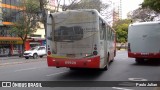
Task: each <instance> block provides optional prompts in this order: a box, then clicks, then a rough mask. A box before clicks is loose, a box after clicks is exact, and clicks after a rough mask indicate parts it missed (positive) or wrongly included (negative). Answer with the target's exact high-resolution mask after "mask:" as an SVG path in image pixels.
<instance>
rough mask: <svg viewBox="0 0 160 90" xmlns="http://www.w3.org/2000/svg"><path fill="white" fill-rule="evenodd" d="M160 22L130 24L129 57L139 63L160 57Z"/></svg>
mask: <svg viewBox="0 0 160 90" xmlns="http://www.w3.org/2000/svg"><path fill="white" fill-rule="evenodd" d="M159 40H160V22H140V23H133V24H130V25H129V28H128V57H131V58H135V61H136V62H137V63H143V62H144V61H146V60H149V59H156V58H157V59H158V58H159V59H160V41H159Z"/></svg>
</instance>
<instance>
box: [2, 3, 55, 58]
mask: <svg viewBox="0 0 160 90" xmlns="http://www.w3.org/2000/svg"><path fill="white" fill-rule="evenodd" d="M55 1H56V0H49V3H48V6H47V10H48V11H50V10H53V9H55V6H56V3H55ZM24 2H25V0H0V56H8V55H18V54H19V52H20V51H21V50H22V43H23V42H22V40H21V38H19V37H17V36H16V35H14V33H10V31H11V26H12V25H13V23H14V22H15V21H16V20H18V19H19V16H20V15H18V12H19V11H20V10H22V9H23V8H21V7H20V6H21V5H22V3H24ZM39 25H40V26H39V28H38V29H37V31H36V32H35V33H33V34H31V35H30V36H28V39H27V41H26V42H25V50H29V49H30V48H32V47H34V46H37V45H45V44H46V41H45V30H44V26H43V24H42V23H40V24H39Z"/></svg>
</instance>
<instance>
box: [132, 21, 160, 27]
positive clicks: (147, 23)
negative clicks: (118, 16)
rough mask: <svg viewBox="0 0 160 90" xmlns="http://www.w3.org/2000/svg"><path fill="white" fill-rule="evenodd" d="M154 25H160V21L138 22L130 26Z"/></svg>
mask: <svg viewBox="0 0 160 90" xmlns="http://www.w3.org/2000/svg"><path fill="white" fill-rule="evenodd" d="M152 24H160V21H154V22H138V23H133V24H130V26H138V25H152Z"/></svg>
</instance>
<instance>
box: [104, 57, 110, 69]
mask: <svg viewBox="0 0 160 90" xmlns="http://www.w3.org/2000/svg"><path fill="white" fill-rule="evenodd" d="M109 58H110V56H109V54H108V57H107V64H106V66H105V67H104V68H103V70H104V71H107V70H108V67H109Z"/></svg>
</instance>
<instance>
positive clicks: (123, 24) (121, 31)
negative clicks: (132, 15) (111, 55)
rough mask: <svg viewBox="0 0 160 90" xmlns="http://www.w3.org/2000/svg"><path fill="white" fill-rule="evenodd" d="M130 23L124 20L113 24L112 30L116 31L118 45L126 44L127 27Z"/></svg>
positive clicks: (128, 20)
mask: <svg viewBox="0 0 160 90" xmlns="http://www.w3.org/2000/svg"><path fill="white" fill-rule="evenodd" d="M130 23H131V20H130V19H124V20H119V21H117V22H114V24H113V28H114V29H115V31H116V34H117V35H116V36H117V42H118V43H125V42H127V35H128V26H129V24H130Z"/></svg>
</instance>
